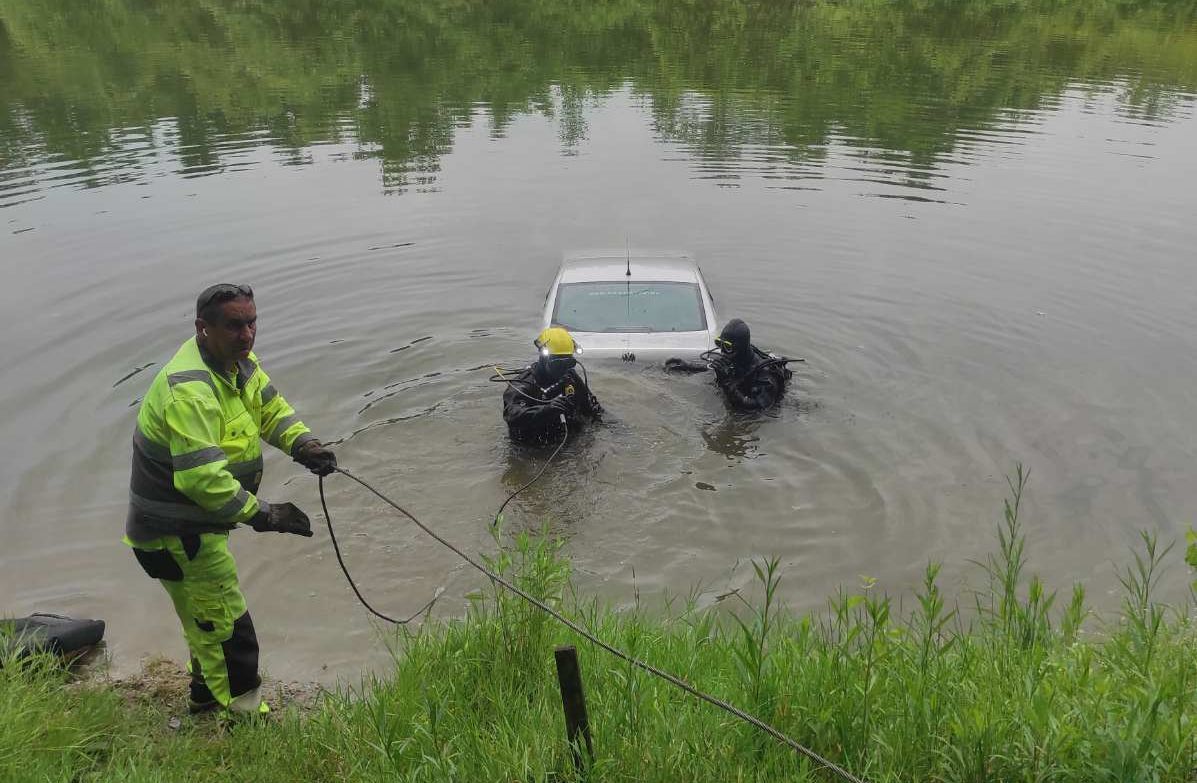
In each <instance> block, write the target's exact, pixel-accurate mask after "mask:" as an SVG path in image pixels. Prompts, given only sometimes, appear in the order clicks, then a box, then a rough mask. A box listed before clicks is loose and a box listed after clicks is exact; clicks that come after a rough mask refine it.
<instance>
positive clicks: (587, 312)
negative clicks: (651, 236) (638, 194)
mask: <svg viewBox="0 0 1197 783" xmlns="http://www.w3.org/2000/svg"><path fill="white" fill-rule="evenodd" d="M716 323H717V322H716V320H715V305H714V301H713V300H712V299H711V294H710V292H709V291H708V290H707V284H706V281H705V280H703V277H702V271H701V270H700V269H699V268H698V264H696V263H695V262H694V259H692V258H691V257H690V256H688V255H686V254H684V253H643V252H637V253H630V254H629V253H627V252H625V251H623V250H613V251H610V252H596V253H587V254H578V255H567V256H566V258H565V260H564V261H563V262H562V263H561V268H560V269H559V270H558V272H557V278H556V279H555V280H554V281H553V285H552V287H551V288H549V293H548V296H547V297H546V299H545V309H544V319H543V326H544V327H549V326H561V327H564V328H566V329H568V330H569V333H570V334H571V335H573V337H574V339H575V340H576V341H577V342H578V344H579V345H581V346H582V357H583V361H585V359H587V358H598V359H604V358H612V357H616V358H620V359H623V360H624V361H626V362H636V361H641V362H643V361H649V362H660V361H664V360H665V359H668V358H669V357H671V356H678V357H681V358H683V359H695V358H697V357H698V355H699V354H701V353H702V352H703V351H709V350H711V349H713V348H714V347H715V337H717V336H718V328H719V327H718V326H716Z"/></svg>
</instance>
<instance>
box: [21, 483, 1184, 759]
mask: <svg viewBox="0 0 1197 783" xmlns="http://www.w3.org/2000/svg"><path fill="white" fill-rule="evenodd" d="M1025 486H1026V477H1025V476H1024V474H1023V472H1022V470H1021V469H1020V470H1019V471H1018V473H1017V474H1016V475H1015V477H1014V478H1013V479H1012V480H1011V496H1010V498H1009V499H1008V500H1007V501H1006V504H1005V513H1004V519H1003V521H1002V523H1001V524H1000V525H999V526H998V532H997V539H998V540H997V548H996V551H995V552H994V553H993V554H992V555H991V556H989V557H988V558H986V559H985V560H984V561H979V562H978V567H979V569H980V571H979V573H980V574H981V575H982V579H981V582H982V584H981V585H980V587H979V589H976V590H974V591H970V592H968V593H966V594H962V595H960V596H957V597H949V596H946V595H945V594H944V593H943V592H942V591H941V589H940V587H939V585H938V583H937V580H938V575H939V572H940V568H939V566H938V565H937V564H934V563H932V564H929V565H928V566H927V569H926V573H925V578H924V580H923V584H922V587H921V588H920V589H919V590H918V591H916V593H915V599H916V600H914V601H909V602H905V605H904V603H901V602H898V601H896V600H895V599H893V598H892V597H890V596H887V595H884V594H881V593H878V592H876V591H875V588H873V587H866V588H865V589H863V590H860V591H857V592H848V591H841V593H840V594H838V595H837V596H835V597H834V598H832V599H831V600H830V601H829V603H828V606H827V609H826V610H825V611H822V612H817V613H812V614H808V615H805V616H795V615H794V614H792V613H790V612H787V611H786V610H785V608H784V607H783V606H782V605H781V603H780V602H779V600H778V585H779V583H780V582H781V580H782V579H783V577H784V575H783V573H782V571H781V569H780V568H779V564H778V562H777V561H776V560H768V561H763V562H756V563H754V568H755V569H756V575H757V589H756V594H755V595H754V596H752V597H742V596H740V595H738V594H737V595H736V596H734V598H735V599H739V603H738V609H739V611H729V610H728V609H727V608H726V607H727V606H728V605H729V604H730V603H733V601H724V602H722V603H716V604H714V605H711V606H706V607H699V606H698V602H697V600H696V598H695V597H694V596H692V597H691V598H690V599H689V600H686V601H673V602H669V601H667V602H666V603H665V605H664V607H661V608H658V609H656V610H654V611H648V610H645V609H641V608H636V609H635V610H632V611H622V612H616V611H612V610H610V609H608V608H605V607H603V606H601V605H599V604H598V603H597V602H596V601H594V600H590V599H584V598H582V597H581V596H579V595H578V594H577V593H576V592H575V591H574V590H573V589H572V587H571V580H570V569H569V562H568V560H567V559H566V558H565V557H563V555H562V553H561V549H560V547H561V544H560V542H558V541H556V540H553V539H552V538H551V537H549V536H530V535H527V534H520V535H518V536H516V537H515V539H514V542H513V543H512V545H511V546H509V547H505V548H503V549H500V550H499V552H498V554H497V555H495V556H494V557H493V558H492V559H491V560H489V565H490V567H491V568H493V569H494V570H496V571H497V572H501V573H503V574H506V575H508V576H510V577H512V578H514V579H515V580H516V582H517V584H518V585H519V586H520V587H521V588H523V589H524V590H527V591H528V592H530V593H531V594H533V595H535V596H537V597H540V598H542V599H543V600H545V601H547V602H549V603H550V604H551V605H554V606H556V607H558V608H559V609H561V610H562V611H564V612H565V613H566V614H567V615H569V616H571V617H572V618H574V619H576V620H577V621H579V622H581V623H583V624H585V625H587V626H588V627H590V628H591V629H592V630H594V631H596V632H597V633H598V634H599V635H600V636H601V637H602V638H604V639H607V640H609V641H611V642H613V643H614V644H615V645H617V646H619V647H621V648H623V649H624V650H626V651H628V652H630V653H632V654H634V655H636V656H638V657H640V658H642V659H644V660H647V661H649V662H651V663H654V664H656V665H658V666H660V667H662V668H665V669H666V670H670V671H672V672H674V673H677V674H679V675H681V676H683V677H685V678H686V679H687V680H688V681H690V682H691V683H692V684H694V685H696V686H697V687H699V688H700V689H702V690H705V691H707V692H708V693H711V694H713V695H717V696H719V697H722V698H724V699H727V700H728V701H730V702H732V703H734V704H737V705H739V706H741V707H743V708H745V709H748V710H750V711H752V712H754V713H755V714H757V715H758V716H760V717H761V718H763V719H765V720H766V721H768V722H771V723H772V724H773V725H775V726H777V727H778V728H779V729H781V730H782V731H784V732H786V733H788V734H789V735H790V736H792V737H794V738H795V739H797V740H798V741H799V742H802V743H803V744H806V745H808V746H809V747H812V748H814V749H816V750H818V751H819V752H821V753H823V754H825V755H827V756H829V757H831V758H832V759H833V760H835V761H837V762H839V763H841V764H843V765H844V766H846V767H847V768H848V769H850V770H852V771H853V772H854V773H856V774H858V775H860V776H862V777H865V778H867V779H869V780H872V781H899V780H901V781H913V780H940V781H1049V780H1050V781H1086V783H1089V782H1092V781H1111V783H1112V782H1113V781H1120V782H1126V781H1183V780H1191V779H1192V774H1193V769H1194V766H1195V762H1197V759H1195V758H1194V752H1195V749H1197V748H1195V744H1194V718H1195V717H1197V701H1195V699H1194V692H1195V687H1197V661H1195V658H1194V655H1193V650H1194V642H1195V641H1197V640H1195V639H1194V629H1193V626H1192V622H1191V620H1190V618H1189V616H1188V612H1187V607H1186V608H1185V610H1183V611H1182V610H1181V609H1176V608H1170V607H1168V606H1164V605H1162V604H1160V603H1159V602H1158V601H1157V599H1156V598H1155V596H1154V595H1153V589H1154V587H1155V585H1156V582H1157V579H1158V576H1159V574H1160V569H1161V567H1162V566H1163V565H1164V564H1165V561H1166V559H1167V557H1168V555H1169V551H1170V549H1171V547H1170V546H1161V545H1160V543H1159V542H1157V540H1156V539H1155V538H1154V537H1153V536H1151V535H1147V534H1144V536H1143V546H1142V548H1141V551H1138V552H1135V553H1133V555H1132V557H1131V560H1130V563H1129V565H1127V566H1125V567H1124V568H1123V570H1122V572H1121V574H1120V577H1121V581H1122V585H1123V588H1124V593H1123V597H1122V606H1121V610H1120V611H1119V612H1118V613H1117V614H1116V615H1115V616H1113V617H1108V618H1100V617H1098V616H1096V615H1094V614H1092V613H1091V612H1090V611H1089V610H1087V609H1086V607H1085V594H1084V590H1083V588H1082V587H1081V586H1079V585H1078V586H1076V587H1074V588H1073V589H1072V592H1071V595H1070V596H1069V597H1068V600H1067V601H1062V602H1059V603H1057V601H1056V595H1055V594H1054V593H1053V592H1050V591H1049V590H1048V589H1047V588H1046V587H1045V585H1044V583H1043V582H1042V581H1041V579H1040V578H1039V577H1037V576H1029V575H1028V574H1027V573H1026V556H1025V555H1026V551H1025V545H1026V539H1025V537H1024V534H1023V530H1022V521H1021V520H1020V508H1021V502H1022V497H1023V491H1024V489H1025ZM558 644H577V645H578V647H579V655H580V658H581V663H582V673H583V677H584V679H585V684H586V688H587V699H588V705H589V710H590V716H591V724H592V728H593V732H594V748H595V760H594V763H593V767H592V771H591V775H590V779H591V780H629V781H630V780H636V781H676V780H693V781H729V780H783V779H784V780H799V781H801V780H825V779H829V778H828V775H829V773H828V772H826V771H818V770H814V769H812V768H811V766H810V765H809V763H808V762H805V761H803V760H800V759H798V758H796V757H795V754H794V753H793V752H791V751H788V750H786V749H784V748H783V747H781V746H780V745H778V744H777V743H775V742H774V741H773V740H771V739H769V738H768V737H766V736H763V735H762V734H760V733H758V732H756V731H755V730H753V729H751V728H750V727H748V726H745V725H742V724H740V723H739V722H737V721H735V720H734V719H732V718H731V717H730V716H729V715H727V714H725V713H723V712H721V711H718V710H716V709H714V708H712V707H710V706H709V705H706V704H703V703H700V702H698V701H697V700H695V699H692V698H690V697H688V696H686V695H684V694H682V693H681V692H679V691H678V690H676V689H674V688H672V687H671V686H669V685H667V684H666V683H664V682H661V681H659V680H656V679H654V678H652V677H651V676H649V675H647V674H645V673H643V672H641V671H639V670H637V669H633V668H630V667H629V666H628V665H627V664H625V663H622V662H619V661H617V660H615V659H614V658H612V657H610V656H608V655H607V654H605V653H603V652H601V651H598V650H596V649H594V648H593V647H591V646H589V645H587V644H586V643H584V642H582V641H581V640H579V639H576V638H573V637H572V634H571V633H570V632H568V631H567V630H565V629H563V628H562V627H560V626H559V625H558V624H556V623H555V622H553V621H552V620H551V619H549V618H548V617H546V616H544V615H543V614H541V613H540V612H539V611H538V610H536V609H534V608H533V607H531V606H530V605H528V604H526V603H524V602H523V601H522V600H521V599H519V598H517V597H516V596H514V595H512V594H510V593H508V592H507V591H505V590H504V589H503V588H501V587H495V588H494V589H491V590H487V591H480V592H478V593H477V594H474V595H472V596H471V602H470V609H469V611H468V613H467V614H466V616H464V617H462V618H459V619H455V620H430V621H428V622H427V623H425V625H424V626H423V627H422V628H420V629H419V630H411V631H403V632H400V634H399V635H398V636H397V637H396V638H395V645H396V646H395V650H396V655H395V665H394V670H393V671H392V672H391V673H389V674H388V675H387V676H385V677H381V678H373V679H368V680H366V681H364V682H363V683H362V685H361V687H360V688H356V689H350V690H346V691H343V692H339V693H335V694H328V695H327V696H326V697H325V698H324V700H323V701H322V702H321V703H320V704H319V705H318V706H317V707H316V708H315V709H314V710H313V711H311V712H310V713H308V714H300V713H298V712H295V711H282V712H280V713H276V715H275V716H274V718H273V719H272V720H270V721H269V722H264V723H256V722H254V723H246V724H237V725H233V726H229V727H224V726H222V725H220V724H219V723H218V722H216V721H214V720H212V719H211V718H199V719H195V720H192V719H184V721H183V723H182V725H181V726H180V727H179V728H178V730H177V731H172V730H170V729H169V728H168V727H167V721H168V718H169V716H170V715H171V714H172V710H177V708H178V707H179V706H180V705H164V704H161V703H153V702H150V701H149V700H143V701H140V702H135V703H132V704H129V703H126V702H125V701H124V700H122V698H121V697H120V696H119V695H117V694H116V693H114V692H113V691H112V690H111V689H107V688H105V687H103V686H101V685H84V686H83V687H79V686H78V684H76V685H75V686H68V685H67V680H68V676H67V675H66V674H65V673H64V672H62V671H61V670H60V669H59V668H58V667H56V666H55V665H54V664H53V663H52V662H51V661H34V662H32V663H31V664H30V663H27V664H26V665H12V664H11V662H10V665H8V666H5V667H4V668H3V669H2V670H0V780H4V781H25V780H28V781H51V780H53V781H58V780H71V781H109V780H111V781H117V780H119V781H129V782H130V783H137V782H138V781H145V782H147V783H148V782H149V781H179V780H189V779H201V778H202V779H215V778H217V777H219V779H221V780H226V781H241V780H244V781H255V782H260V781H271V780H279V781H282V780H287V781H291V780H346V781H375V780H377V781H384V780H385V781H397V780H407V781H424V780H509V781H515V780H519V781H533V780H540V781H547V780H571V779H573V778H574V773H573V770H572V762H571V754H570V750H569V747H568V746H567V744H566V742H565V740H564V736H563V735H564V729H563V725H562V717H561V707H560V696H559V694H558V692H557V688H556V680H555V676H554V674H553V669H552V667H553V663H552V660H553V656H552V650H553V648H554V646H555V645H558Z"/></svg>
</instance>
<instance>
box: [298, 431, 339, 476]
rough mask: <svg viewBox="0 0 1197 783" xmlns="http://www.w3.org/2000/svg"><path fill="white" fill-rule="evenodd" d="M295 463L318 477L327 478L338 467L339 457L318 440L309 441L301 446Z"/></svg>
mask: <svg viewBox="0 0 1197 783" xmlns="http://www.w3.org/2000/svg"><path fill="white" fill-rule="evenodd" d="M295 461H296V462H298V463H299V464H300V465H303V466H304V467H305V468H307V469H308V470H310V471H312V472H313V473H315V474H316V475H317V476H327V475H328V474H329V473H332V472H333V470H334V469H335V468H336V467H337V455H336V454H333V453H332V452H331V451H330V450H329V449H328V447H326V446H325V445H324V444H323V443H321V442H320V441H318V440H309V441H308V442H307V443H305V444H303V445H302V446H300V447H299V451H298V452H296V454H295Z"/></svg>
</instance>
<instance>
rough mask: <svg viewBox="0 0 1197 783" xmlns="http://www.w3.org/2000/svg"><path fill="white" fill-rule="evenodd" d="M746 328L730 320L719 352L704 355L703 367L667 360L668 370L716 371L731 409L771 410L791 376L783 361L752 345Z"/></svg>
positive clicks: (676, 360) (736, 321)
mask: <svg viewBox="0 0 1197 783" xmlns="http://www.w3.org/2000/svg"><path fill="white" fill-rule="evenodd" d="M751 337H752V334H751V332H750V331H749V329H748V324H746V323H744V322H743V321H741V320H740V319H739V318H733V319H732V320H730V321H728V322H727V326H725V327H723V331H722V332H721V333H720V335H719V342H720V344H721V346H723V349H722V351H720V352H711V353H709V354H706V355H705V357H706V359H707V361H706V362H704V363H695V362H685V361H682V360H681V359H670V360H669V361H667V362H666V363H665V368H666V369H668V370H684V371H689V372H702V371H705V370H707V369H711V370H714V371H715V384H716V385H717V386H718V387H719V388H720V389H721V390H722V391H723V394H724V396H726V397H727V401H728V402H729V403H730V404H731V405H732V407H734V408H737V409H739V410H744V411H755V410H764V409H766V408H772V407H773V406H774V405H776V404H777V403H778V402H779V401H780V400H781V398H782V395H784V394H785V391H786V383H787V382H788V381H789V380H790V378H791V377H792V376H793V373H792V372H790V370H789V368H787V367H786V360H785V359H784V358H783V357H778V356H773V355H771V354H767V353H765V352H764V351H762V350H760V349H759V348H757V347H756V346H754V345H753V344H752V341H751Z"/></svg>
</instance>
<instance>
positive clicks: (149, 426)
mask: <svg viewBox="0 0 1197 783" xmlns="http://www.w3.org/2000/svg"><path fill="white" fill-rule="evenodd" d="M262 439H265V440H266V441H267V442H268V443H270V444H271V445H272V446H275V447H276V448H279V449H281V450H283V451H284V452H286V453H288V454H290V455H292V456H294V455H295V453H296V451H297V450H298V449H299V447H300V446H302V445H303V444H304V443H306V442H307V441H310V440H314V438H313V436H312V434H311V431H310V430H309V429H308V428H307V426H305V425H304V423H303V422H302V421H300V420H299V417H298V416H296V415H295V409H294V408H292V407H291V406H290V405H289V404H287V401H286V400H285V399H283V396H282V395H281V394H279V393H278V391H277V390H276V389H275V388H274V386H273V385H272V384H271V383H270V378H269V377H267V375H266V373H265V372H264V371H263V370H262V368H261V366H259V364H258V358H257V357H256V356H254V355H253V354H252V353H251V354H250V355H249V358H248V359H243V360H242V361H240V362H238V364H237V371H236V372H235V373H232V374H229V373H225V372H223V371H221V370H220V369H218V368H214V367H212V366H211V365H209V364H208V363H207V362H205V361H204V358H203V356H202V355H201V353H200V349H199V345H198V344H197V343H196V341H195V338H192V339H190V340H188V341H187V342H185V343H183V346H182V347H181V348H179V350H178V352H177V353H175V355H174V357H173V358H172V359H171V360H170V361H169V362H167V363H166V366H165V367H163V368H162V370H161V371H159V373H158V375H157V376H156V377H155V378H154V382H153V383H151V384H150V388H149V391H147V392H146V395H145V398H144V399H143V400H142V402H141V409H140V410H139V411H138V413H137V426H136V428H134V431H133V471H132V476H131V479H130V484H129V514H128V517H127V519H126V522H125V535H126V536H127V537H128V538H129V539H130V540H131V541H133V542H136V541H146V540H149V539H154V538H158V537H160V536H163V535H189V534H194V533H206V532H217V531H224V530H229V529H231V528H233V527H235V526H236V525H237V524H239V523H242V522H248V521H249V520H250V519H251V518H253V516H254V515H255V514H257V513H258V511H259V509H260V510H263V511H268V510H269V506H268V504H267V503H266V501H264V500H259V499H258V498H257V497H255V496H254V494H253V493H254V492H257V490H258V484H259V483H260V482H261V480H262V445H261V440H262Z"/></svg>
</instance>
